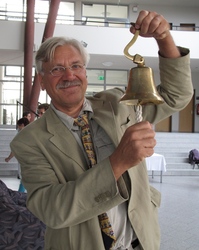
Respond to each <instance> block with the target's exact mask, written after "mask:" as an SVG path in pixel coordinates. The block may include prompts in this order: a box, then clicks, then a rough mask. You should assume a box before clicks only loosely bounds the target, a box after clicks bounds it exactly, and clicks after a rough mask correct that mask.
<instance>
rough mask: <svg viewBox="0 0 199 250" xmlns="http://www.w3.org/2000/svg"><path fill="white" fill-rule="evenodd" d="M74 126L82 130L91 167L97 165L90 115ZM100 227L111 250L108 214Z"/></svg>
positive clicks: (82, 117) (85, 115) (104, 216)
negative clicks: (89, 120)
mask: <svg viewBox="0 0 199 250" xmlns="http://www.w3.org/2000/svg"><path fill="white" fill-rule="evenodd" d="M74 124H75V125H77V126H79V127H80V128H81V137H82V143H83V145H84V149H85V151H86V153H87V155H88V159H89V162H90V167H92V166H93V165H95V164H96V157H95V152H94V148H93V143H92V138H91V132H90V128H89V122H88V115H87V114H83V115H80V116H78V117H77V118H76V119H74ZM98 218H99V222H100V227H101V230H102V236H103V240H104V245H105V249H107V250H109V249H110V247H111V246H113V245H114V243H115V240H116V238H115V236H114V232H113V229H112V227H111V223H110V221H109V218H108V215H107V213H106V212H105V213H103V214H100V215H99V216H98Z"/></svg>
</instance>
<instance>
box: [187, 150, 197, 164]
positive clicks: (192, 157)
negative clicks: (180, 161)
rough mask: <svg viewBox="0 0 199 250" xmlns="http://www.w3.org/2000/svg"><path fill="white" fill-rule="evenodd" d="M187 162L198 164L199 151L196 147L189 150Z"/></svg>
mask: <svg viewBox="0 0 199 250" xmlns="http://www.w3.org/2000/svg"><path fill="white" fill-rule="evenodd" d="M189 163H190V164H195V163H196V164H199V151H198V150H197V149H192V150H191V151H190V152H189Z"/></svg>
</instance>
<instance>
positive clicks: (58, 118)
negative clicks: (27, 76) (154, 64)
mask: <svg viewBox="0 0 199 250" xmlns="http://www.w3.org/2000/svg"><path fill="white" fill-rule="evenodd" d="M135 29H140V35H141V36H143V37H154V38H155V39H156V41H157V44H158V46H159V55H160V73H161V81H162V82H161V84H160V86H159V87H158V90H159V93H160V94H161V96H162V97H163V99H164V101H165V102H164V103H163V104H161V105H158V106H155V105H146V106H145V107H144V108H143V118H144V120H145V121H143V122H140V123H137V124H135V119H136V118H135V112H134V108H133V107H132V106H126V105H123V104H120V103H119V100H120V98H121V97H122V95H123V94H124V93H123V91H122V90H119V89H112V90H108V91H103V92H100V93H97V94H96V95H95V96H94V97H89V98H85V92H86V88H87V77H86V69H85V67H86V65H87V63H88V54H87V53H86V51H85V49H84V47H83V46H81V43H79V42H77V41H76V40H73V39H72V40H70V39H69V40H65V39H63V38H50V39H48V40H46V42H44V43H43V44H42V45H41V47H40V49H39V50H38V52H37V56H36V68H37V72H38V74H39V77H40V82H41V88H42V89H43V90H44V89H45V90H46V91H47V93H48V95H49V96H50V97H51V106H50V108H49V109H48V110H47V111H46V113H45V114H44V115H43V116H42V117H41V118H40V119H38V120H37V121H36V122H34V123H33V124H31V125H30V126H29V127H28V128H27V129H26V128H25V129H24V130H23V131H22V133H20V134H19V135H17V137H16V138H15V139H14V140H13V141H12V143H11V148H12V149H13V150H14V152H15V155H16V157H17V158H18V160H19V161H20V163H21V167H22V176H23V182H24V185H25V187H26V189H27V192H28V200H27V206H28V208H29V209H30V210H31V211H32V212H33V214H35V215H36V216H37V217H38V218H39V219H40V220H42V221H43V222H44V223H45V224H46V225H47V230H46V238H45V249H58V250H72V249H73V250H104V249H117V250H123V249H128V250H131V249H144V250H158V249H159V247H160V232H159V226H158V218H157V213H158V211H157V208H158V207H159V204H160V194H159V192H158V191H157V190H155V189H154V188H152V187H150V185H149V182H148V175H147V170H146V164H145V161H144V158H145V157H148V156H151V155H152V154H153V153H154V146H155V144H156V141H155V139H154V136H155V133H154V131H153V129H152V125H151V123H153V124H155V123H157V122H159V121H160V120H162V119H164V118H166V117H168V116H170V115H171V114H173V113H174V112H177V111H179V110H181V109H183V108H184V107H185V106H186V105H187V104H188V102H189V101H190V99H191V97H192V93H193V89H192V83H191V73H190V65H189V64H190V62H189V55H188V53H189V51H188V50H187V49H183V48H178V47H176V45H175V44H174V41H173V39H172V36H171V34H170V32H169V24H168V22H167V21H166V20H165V19H164V18H163V17H162V16H161V15H158V14H157V13H155V12H149V11H141V12H140V13H139V16H138V18H137V20H136V24H135V27H131V32H132V33H135ZM83 113H87V114H88V119H89V126H90V130H91V134H92V141H93V145H94V150H95V155H96V161H97V163H96V165H94V166H93V167H89V160H88V157H87V155H86V151H85V150H84V148H83V144H82V142H81V139H80V134H81V129H80V128H79V127H78V126H76V125H75V124H74V120H75V118H77V117H78V116H79V115H81V114H83ZM35 135H37V136H35ZM25 138H29V139H28V140H27V139H26V140H25ZM104 212H107V214H108V218H109V220H110V225H111V226H110V228H111V229H113V234H114V237H115V238H116V239H115V240H114V242H113V244H112V246H111V247H109V248H107V247H105V245H106V244H107V242H106V240H104V235H103V234H102V231H101V228H100V223H99V217H98V216H99V215H101V214H102V213H104Z"/></svg>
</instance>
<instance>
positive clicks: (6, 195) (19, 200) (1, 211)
mask: <svg viewBox="0 0 199 250" xmlns="http://www.w3.org/2000/svg"><path fill="white" fill-rule="evenodd" d="M26 198H27V194H26V193H21V192H18V191H13V190H11V189H9V188H8V187H7V186H6V185H5V183H4V182H3V181H1V180H0V249H2V250H8V249H28V250H31V249H34V250H42V249H44V234H45V228H46V226H45V225H44V224H43V222H41V221H40V220H39V219H38V218H36V217H35V216H34V215H33V214H32V213H31V212H30V211H29V210H28V209H27V207H26Z"/></svg>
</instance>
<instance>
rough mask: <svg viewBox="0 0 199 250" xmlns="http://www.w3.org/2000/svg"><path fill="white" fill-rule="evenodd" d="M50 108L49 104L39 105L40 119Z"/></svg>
mask: <svg viewBox="0 0 199 250" xmlns="http://www.w3.org/2000/svg"><path fill="white" fill-rule="evenodd" d="M49 106H50V105H49V104H48V103H41V104H39V105H38V108H37V114H38V117H41V116H42V115H43V114H44V113H45V112H46V110H47V109H48V108H49Z"/></svg>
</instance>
